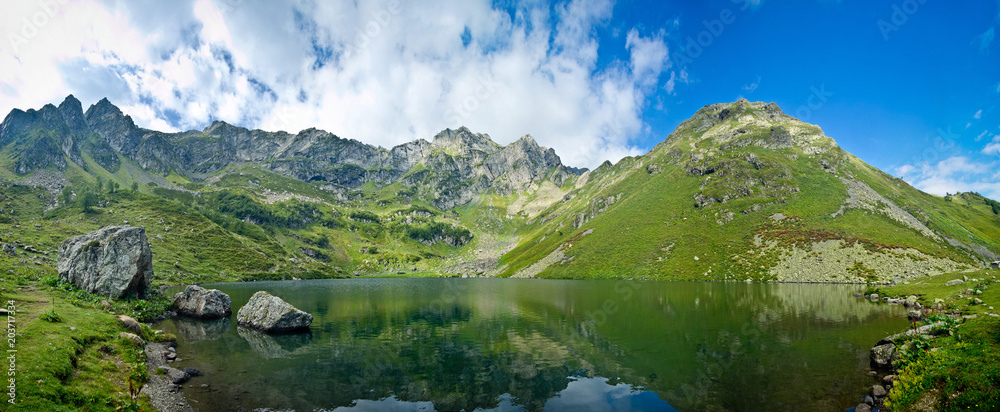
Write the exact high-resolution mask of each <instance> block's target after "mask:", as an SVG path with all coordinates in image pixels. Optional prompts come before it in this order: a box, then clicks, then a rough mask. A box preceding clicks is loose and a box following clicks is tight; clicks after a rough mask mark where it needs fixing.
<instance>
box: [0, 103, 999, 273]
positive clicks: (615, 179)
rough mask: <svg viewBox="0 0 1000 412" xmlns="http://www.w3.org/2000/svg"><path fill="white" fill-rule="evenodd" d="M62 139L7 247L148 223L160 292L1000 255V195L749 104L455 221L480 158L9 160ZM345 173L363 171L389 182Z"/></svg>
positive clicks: (953, 263)
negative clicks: (49, 186)
mask: <svg viewBox="0 0 1000 412" xmlns="http://www.w3.org/2000/svg"><path fill="white" fill-rule="evenodd" d="M226 127H230V128H232V126H228V125H226ZM233 130H235V129H233ZM212 133H215V132H212ZM449 133H451V132H449ZM185 136H186V135H185ZM213 136H214V135H213ZM182 137H183V138H184V139H189V140H190V139H194V140H192V141H197V142H200V143H199V144H202V143H205V141H204V140H205V139H206V138H207V137H206V136H200V137H199V136H196V135H192V136H186V137H184V136H182ZM54 138H55V137H53V136H51V133H50V131H46V130H44V129H35V130H34V131H32V132H30V133H29V134H28V135H27V137H26V138H24V139H21V140H18V141H13V142H10V143H9V144H8V145H7V146H6V147H4V148H3V153H4V154H5V156H4V157H2V158H0V160H2V162H0V163H2V166H3V169H4V171H3V172H2V176H3V177H2V178H3V179H5V180H6V181H8V182H10V181H17V180H21V179H24V178H25V177H31V176H34V175H37V174H39V173H43V172H46V173H53V172H55V173H58V175H59V176H62V177H64V178H65V181H66V183H68V186H67V188H65V189H62V193H51V192H46V191H45V190H43V189H40V188H31V187H29V186H25V185H11V184H10V183H4V185H5V187H7V188H8V190H5V191H4V192H3V197H4V198H3V199H0V208H2V207H3V206H4V204H5V203H9V206H8V207H7V208H6V210H5V211H4V213H0V225H5V226H2V227H0V230H3V231H5V232H6V233H3V234H0V236H3V238H4V239H5V240H6V239H15V238H16V239H19V242H20V243H22V244H28V245H32V246H34V247H36V248H38V249H39V250H42V251H47V252H49V253H50V255H49V256H48V257H47V258H45V259H41V258H38V259H37V260H38V262H39V264H42V265H51V264H53V263H54V258H53V255H52V254H54V253H55V248H56V247H57V246H58V243H59V242H60V241H61V240H62V239H65V238H66V237H68V236H72V235H76V234H80V233H84V232H86V231H89V230H94V229H96V228H99V227H101V226H104V225H112V224H125V222H126V221H127V222H129V223H128V224H132V225H141V226H145V227H146V229H147V234H148V236H149V238H150V240H151V243H152V245H153V251H154V254H155V255H156V258H155V260H154V265H155V270H156V271H157V274H158V275H157V282H158V283H161V284H175V283H188V282H206V281H213V280H219V281H232V280H252V279H293V278H318V277H344V276H359V275H375V274H398V273H401V272H402V273H415V272H418V273H426V272H434V273H441V274H443V275H459V274H470V273H471V274H482V275H493V276H517V277H535V276H537V277H551V278H644V279H695V280H713V281H715V280H724V281H744V280H747V279H750V280H758V281H773V280H777V281H824V282H886V281H890V280H892V279H894V278H907V279H908V278H916V277H919V276H926V275H933V274H937V273H943V272H948V271H955V270H965V269H971V268H976V267H982V266H984V265H985V264H986V263H987V262H988V261H989V260H990V259H991V256H993V257H994V258H995V254H996V253H998V252H1000V215H998V213H997V212H1000V203H998V202H996V201H994V200H991V199H987V198H985V197H983V196H981V195H979V194H976V193H961V194H955V195H949V196H945V197H940V196H934V195H930V194H926V193H923V192H920V191H918V190H916V189H914V188H913V187H911V186H909V185H908V184H906V183H905V182H903V181H902V180H899V179H897V178H894V177H892V176H889V175H887V174H885V173H883V172H881V171H879V170H877V169H875V168H873V167H871V166H869V165H867V164H865V163H864V162H863V161H861V160H860V159H858V158H856V157H854V156H852V155H851V154H849V153H847V152H845V151H844V150H842V149H840V148H839V147H838V146H837V145H836V142H834V140H833V139H831V138H829V137H827V136H825V135H824V134H823V132H822V130H821V129H820V128H819V127H818V126H815V125H809V124H805V123H802V122H800V121H798V120H797V119H795V118H792V117H789V116H787V115H785V114H784V113H782V112H781V110H780V109H779V108H778V107H777V106H776V105H773V104H764V103H751V102H747V101H745V100H741V101H739V102H736V103H732V104H719V105H712V106H706V107H705V108H703V109H701V110H699V111H698V113H696V114H695V115H694V116H693V117H692V118H691V119H689V120H687V121H685V122H683V123H681V125H680V126H678V128H677V129H676V130H675V131H674V132H673V133H671V134H670V136H668V137H667V138H666V139H665V141H664V142H662V143H660V144H659V145H657V146H656V147H655V148H654V149H653V150H652V151H650V152H649V153H647V154H645V155H643V156H638V157H628V158H624V159H622V160H621V161H619V162H617V163H615V164H612V163H610V162H605V163H604V164H603V165H601V166H600V167H598V168H597V169H595V170H592V171H589V172H587V173H585V174H583V175H580V176H577V175H575V174H568V175H567V174H559V173H558V171H559V169H558V168H556V167H552V168H549V169H548V171H547V172H545V173H547V175H546V176H547V177H546V178H544V179H542V180H539V181H536V182H535V183H531V184H529V185H527V186H525V187H523V188H522V189H520V190H515V191H513V192H509V191H506V190H499V189H496V190H490V189H488V190H486V191H485V192H484V193H483V194H481V195H478V196H477V197H473V198H472V201H471V202H469V203H466V204H461V205H458V206H456V207H454V208H452V209H447V210H442V209H439V208H437V207H435V206H434V204H440V203H439V202H440V201H441V199H446V198H450V197H455V196H460V193H461V192H462V191H465V190H469V187H471V186H475V185H481V184H484V183H483V182H478V181H475V180H466V181H462V180H456V178H455V175H451V174H448V173H447V172H446V170H445V169H447V168H448V167H460V166H459V165H461V164H462V163H461V161H462V160H463V159H465V158H464V157H462V156H459V155H458V154H457V153H458V152H456V153H455V154H449V153H447V152H446V151H445V150H442V149H434V150H433V151H431V152H430V154H428V155H427V157H426V158H425V160H423V161H421V162H417V163H415V164H414V166H413V167H411V168H410V169H409V170H408V171H407V172H406V173H402V174H401V176H402V177H401V178H400V179H399V180H397V181H395V182H392V183H384V182H382V181H380V180H368V181H365V182H364V183H363V184H360V185H359V186H357V187H356V188H354V189H351V188H347V187H344V186H338V185H336V184H331V183H328V182H326V181H325V178H323V179H316V180H315V181H309V182H307V181H303V180H299V179H296V178H293V177H290V176H285V175H282V174H279V173H275V172H274V171H272V170H270V169H269V168H267V167H265V165H264V164H255V163H235V164H230V165H228V166H226V167H222V168H218V169H217V171H215V172H211V173H200V172H194V171H183V170H173V171H170V172H168V173H162V174H157V173H150V172H149V171H146V170H144V169H143V168H142V167H140V166H139V165H138V164H136V163H135V162H134V161H132V160H130V159H129V158H127V157H125V156H123V155H121V154H116V155H115V156H111V155H110V154H109V152H108V150H110V148H107V147H105V146H106V145H104V146H102V145H103V143H102V141H101V140H100V138H99V137H98V136H97V135H96V134H91V135H90V136H89V137H88V138H87V139H86V140H85V142H84V144H83V145H84V146H86V147H89V148H91V150H92V151H95V153H89V152H87V151H86V150H84V151H82V152H81V156H82V159H83V162H82V163H81V164H77V162H74V161H72V160H71V159H70V158H69V157H68V156H67V155H63V156H62V157H61V159H57V160H62V161H63V163H65V166H64V167H62V166H59V165H58V164H56V163H58V162H55V161H53V162H49V163H47V164H46V165H43V167H41V168H40V169H38V170H36V171H35V172H32V173H30V174H28V175H21V174H19V173H18V170H17V161H18V160H17V159H19V158H21V157H19V156H22V155H20V154H18V153H19V152H17V151H16V150H14V149H17V148H22V146H24V145H30V144H35V142H38V141H43V140H46V139H49V140H51V139H54ZM213 138H214V137H213ZM476 138H477V139H484V138H485V137H483V136H479V137H476ZM322 139H328V140H329V139H332V137H329V136H327V137H323V138H321V140H322ZM182 140H183V139H182ZM334 140H336V139H334ZM324 141H325V140H324ZM209 143H211V142H209ZM213 144H219V142H216V143H213ZM455 147H458V146H455ZM496 147H500V146H499V145H497V146H496ZM449 150H454V149H449ZM483 155H485V154H484V153H483V152H481V151H477V150H472V151H470V152H467V153H466V154H465V155H464V156H483ZM454 156H458V157H454ZM283 161H293V162H308V161H311V160H310V159H309V158H306V157H302V158H301V159H300V158H298V157H294V158H288V159H284V160H283ZM522 161H523V160H522ZM427 164H433V165H434V167H428V166H427ZM35 166H39V165H35ZM105 166H107V167H105ZM479 166H481V164H476V165H472V167H479ZM336 167H337V168H340V169H343V170H348V169H349V170H350V171H351V172H350V173H353V174H354V175H356V176H354V175H352V176H354V177H353V178H352V179H362V180H364V176H365V174H366V173H375V174H379V173H382V174H386V173H392V170H390V169H380V168H375V169H371V170H368V169H365V168H359V167H358V166H355V165H350V164H347V165H341V166H336ZM109 168H110V169H109ZM205 169H206V170H210V169H212V168H211V167H207V166H205ZM505 179H507V177H506V176H500V177H498V178H497V179H495V180H496V181H497V182H502V181H505ZM380 182H381V183H380ZM436 187H437V188H439V189H440V190H436V189H435V188H436ZM131 188H135V189H136V191H135V192H133V190H132V189H131ZM84 209H87V210H84ZM11 211H13V214H11ZM36 223H37V224H39V225H40V227H35V226H34V225H35V224H36ZM456 262H458V264H457V263H456ZM465 264H468V265H465ZM470 265H471V266H470Z"/></svg>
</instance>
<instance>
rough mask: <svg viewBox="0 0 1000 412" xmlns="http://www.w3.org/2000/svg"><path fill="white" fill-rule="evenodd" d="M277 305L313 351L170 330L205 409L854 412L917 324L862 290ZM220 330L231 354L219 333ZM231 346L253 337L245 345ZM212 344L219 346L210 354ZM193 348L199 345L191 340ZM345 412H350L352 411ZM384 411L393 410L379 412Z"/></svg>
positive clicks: (463, 285) (639, 292) (495, 284)
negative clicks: (887, 352) (295, 314)
mask: <svg viewBox="0 0 1000 412" xmlns="http://www.w3.org/2000/svg"><path fill="white" fill-rule="evenodd" d="M213 287H216V288H218V289H220V290H223V291H224V292H226V293H229V294H230V296H231V297H232V299H233V305H234V306H233V308H234V312H236V311H237V309H238V308H239V307H240V306H242V305H243V304H245V303H246V301H247V300H248V299H249V297H250V295H252V294H253V293H254V292H255V291H257V290H268V291H270V292H271V293H273V294H275V295H278V296H280V297H282V298H283V299H285V300H286V301H288V302H289V303H291V304H293V305H295V306H297V307H299V308H300V309H303V310H306V311H309V312H311V313H313V315H314V321H313V326H312V328H311V330H312V335H303V336H299V337H296V336H297V335H279V336H269V335H265V334H261V333H259V332H256V331H253V330H249V329H244V328H241V327H237V328H229V327H228V326H226V327H225V328H221V327H220V328H214V327H213V328H206V327H204V326H203V327H202V328H201V329H199V328H197V327H192V326H191V325H190V324H185V321H180V320H177V321H170V322H167V323H166V324H165V325H164V327H165V328H167V329H168V330H169V329H170V328H176V329H177V330H178V331H180V330H182V329H185V328H186V329H194V330H196V331H197V330H205V333H204V334H200V333H184V332H179V336H180V337H181V339H182V340H183V342H181V346H180V347H179V348H178V351H179V352H180V354H181V356H180V357H182V358H184V359H186V361H185V363H188V365H184V366H193V367H196V368H198V369H200V370H202V371H203V372H205V373H206V377H205V378H202V379H205V381H206V382H207V383H211V387H210V388H211V389H197V388H185V389H184V391H185V393H186V395H187V396H188V397H189V399H191V400H192V401H193V402H197V404H196V405H195V407H196V408H197V407H199V406H200V407H201V410H205V411H207V410H236V408H238V407H243V408H244V409H245V410H246V409H253V408H262V407H265V408H275V409H286V410H287V409H294V410H299V411H311V410H317V409H322V410H331V409H334V408H355V409H349V410H368V409H364V408H376V407H381V406H384V407H385V408H390V407H391V408H401V409H399V410H428V409H427V408H428V405H430V407H432V408H434V409H437V410H466V411H473V410H483V411H486V410H525V411H540V410H546V411H551V410H588V409H581V408H584V403H580V402H584V401H582V400H586V401H585V404H586V405H587V407H593V408H595V409H592V410H611V411H619V410H621V411H626V410H672V409H670V406H669V405H673V406H674V407H676V408H677V409H679V410H718V409H727V410H748V409H754V410H756V409H769V408H775V409H802V410H832V409H839V410H843V409H845V408H846V407H847V406H849V405H853V404H857V402H858V399H857V396H858V395H861V394H863V393H864V392H865V386H866V385H868V384H869V382H868V379H869V378H868V377H867V376H865V375H864V373H863V368H864V366H865V365H866V362H865V360H866V359H867V358H866V354H867V348H868V347H870V346H871V344H872V343H874V342H875V341H876V340H878V339H879V338H880V337H882V336H884V335H885V334H887V333H888V332H891V331H894V330H895V329H898V328H900V327H901V325H904V324H905V318H901V317H900V316H901V313H900V311H899V310H898V308H889V307H886V306H884V305H882V306H879V305H874V304H869V303H867V302H862V301H859V300H856V299H854V298H853V297H851V294H852V292H853V291H854V290H853V288H852V287H849V286H835V285H756V284H755V285H744V284H702V283H678V282H635V283H629V282H624V283H623V282H617V283H616V282H600V281H542V280H534V281H531V280H472V279H466V280H458V279H455V280H438V279H355V280H340V281H302V282H282V283H274V282H261V283H255V284H220V285H213ZM209 329H211V330H217V329H221V330H222V332H221V333H220V334H218V336H217V337H215V338H214V340H210V339H209V338H207V336H209V335H212V334H210V333H208V330H209ZM232 329H236V330H235V331H233V330H232ZM201 336H205V337H206V338H201ZM189 338H191V339H189ZM420 408H424V409H420ZM336 410H340V409H336ZM379 410H384V409H379Z"/></svg>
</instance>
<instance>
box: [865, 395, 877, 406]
mask: <svg viewBox="0 0 1000 412" xmlns="http://www.w3.org/2000/svg"><path fill="white" fill-rule="evenodd" d="M865 405H869V406H875V398H872V397H871V396H870V395H865Z"/></svg>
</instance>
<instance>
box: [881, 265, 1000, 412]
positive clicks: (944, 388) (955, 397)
mask: <svg viewBox="0 0 1000 412" xmlns="http://www.w3.org/2000/svg"><path fill="white" fill-rule="evenodd" d="M997 275H1000V271H997V270H982V271H975V272H966V273H948V274H944V275H939V276H934V277H930V278H927V279H926V280H924V281H921V282H917V283H911V284H908V285H905V284H904V285H896V286H892V287H880V288H878V289H873V290H871V292H875V293H879V294H880V295H883V296H901V297H905V296H908V295H916V296H918V297H919V298H920V301H921V302H923V303H924V304H925V305H928V306H929V305H933V304H934V302H935V300H937V299H942V300H944V302H945V303H944V305H945V306H946V307H947V308H948V309H947V311H950V312H954V313H961V314H963V315H975V316H976V317H975V318H973V319H970V320H967V321H965V322H964V323H962V324H961V326H959V327H957V328H955V329H954V331H953V333H952V334H951V335H950V336H944V337H941V338H938V339H935V340H933V341H930V343H929V344H922V345H920V347H919V349H916V350H913V351H910V352H908V353H907V354H906V355H905V359H907V360H908V362H906V365H905V366H904V367H903V370H902V371H901V372H900V373H898V374H897V376H896V382H895V384H894V386H893V388H892V390H891V391H890V393H889V401H888V402H887V405H888V406H889V410H892V411H917V410H928V409H927V408H928V406H931V407H933V409H932V410H937V411H965V410H981V411H986V410H998V409H1000V318H996V317H992V316H988V315H986V313H996V310H992V309H989V306H1000V284H998V283H997V280H996V276H997ZM962 276H968V277H969V278H970V279H979V281H977V282H967V283H966V284H963V285H956V286H946V285H945V283H947V282H948V281H950V280H953V279H956V278H958V279H960V278H962ZM966 289H979V290H981V291H982V294H981V295H974V297H976V298H979V299H981V300H982V301H983V304H981V305H975V304H972V303H971V302H970V299H969V297H966V296H963V297H962V298H959V297H958V295H959V294H960V293H963V291H965V290H966ZM939 317H940V315H938V316H935V318H939ZM932 320H938V319H932Z"/></svg>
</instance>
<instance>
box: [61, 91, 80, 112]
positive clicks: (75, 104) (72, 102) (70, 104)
mask: <svg viewBox="0 0 1000 412" xmlns="http://www.w3.org/2000/svg"><path fill="white" fill-rule="evenodd" d="M63 108H70V109H76V108H79V110H80V113H83V103H80V100H79V99H77V98H76V97H75V96H73V95H72V94H71V95H69V96H66V98H65V99H63V102H62V103H60V104H59V109H63Z"/></svg>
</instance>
